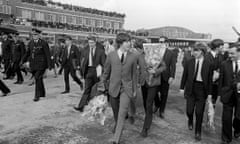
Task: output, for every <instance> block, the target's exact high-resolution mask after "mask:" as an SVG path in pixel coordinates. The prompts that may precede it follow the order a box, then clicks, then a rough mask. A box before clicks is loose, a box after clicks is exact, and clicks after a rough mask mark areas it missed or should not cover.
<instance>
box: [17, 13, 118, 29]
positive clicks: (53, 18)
mask: <svg viewBox="0 0 240 144" xmlns="http://www.w3.org/2000/svg"><path fill="white" fill-rule="evenodd" d="M21 13H22V14H21V17H22V18H26V19H36V20H39V21H50V22H60V23H69V24H73V25H87V26H94V27H105V28H113V29H122V24H121V23H119V22H113V21H105V20H99V19H90V18H83V17H76V16H66V15H57V14H51V13H46V12H39V11H35V12H33V11H31V10H26V9H21Z"/></svg>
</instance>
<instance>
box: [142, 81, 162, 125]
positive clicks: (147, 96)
mask: <svg viewBox="0 0 240 144" xmlns="http://www.w3.org/2000/svg"><path fill="white" fill-rule="evenodd" d="M157 88H158V87H157V86H154V87H148V86H147V84H145V85H144V86H142V95H143V106H144V110H145V120H144V124H143V129H149V128H150V126H151V124H152V114H153V109H152V106H153V102H154V98H155V96H156V95H157Z"/></svg>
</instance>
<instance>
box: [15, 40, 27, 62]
mask: <svg viewBox="0 0 240 144" xmlns="http://www.w3.org/2000/svg"><path fill="white" fill-rule="evenodd" d="M25 52H26V49H25V45H24V43H23V42H22V41H17V42H16V43H14V44H13V62H14V63H20V61H21V60H22V58H23V56H24V55H25Z"/></svg>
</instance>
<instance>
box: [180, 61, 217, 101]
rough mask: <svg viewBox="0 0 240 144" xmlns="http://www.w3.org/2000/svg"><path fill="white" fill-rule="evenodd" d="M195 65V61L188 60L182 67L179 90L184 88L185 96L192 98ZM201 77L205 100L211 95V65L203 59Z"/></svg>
mask: <svg viewBox="0 0 240 144" xmlns="http://www.w3.org/2000/svg"><path fill="white" fill-rule="evenodd" d="M195 65H196V64H195V59H190V60H188V61H187V62H186V64H185V65H184V70H183V75H182V80H181V85H180V89H184V88H185V95H186V96H192V92H193V83H194V73H195ZM201 76H202V80H203V85H204V89H205V92H206V98H207V96H208V95H211V94H212V64H211V63H210V62H209V61H208V60H206V59H205V58H204V60H203V63H202V69H201Z"/></svg>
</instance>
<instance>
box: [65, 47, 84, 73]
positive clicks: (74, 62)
mask: <svg viewBox="0 0 240 144" xmlns="http://www.w3.org/2000/svg"><path fill="white" fill-rule="evenodd" d="M69 52H70V54H68V47H64V48H63V50H62V66H63V67H64V66H66V65H67V64H70V66H72V67H73V68H74V69H76V68H77V66H79V65H80V51H79V50H78V48H77V46H75V45H71V48H70V51H69Z"/></svg>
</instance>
